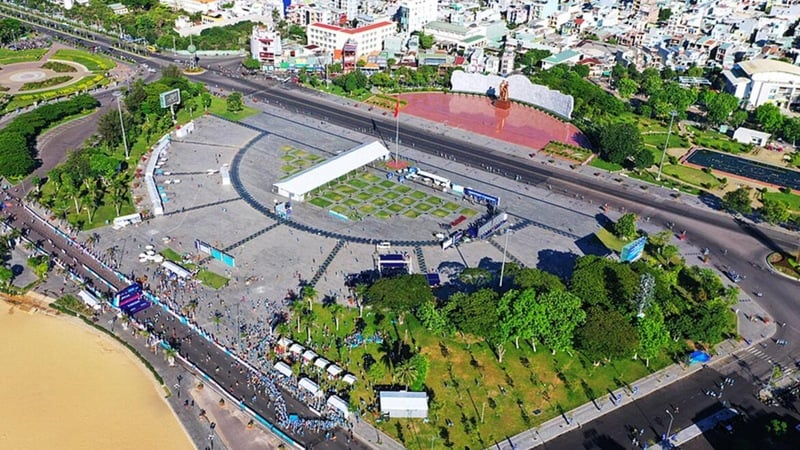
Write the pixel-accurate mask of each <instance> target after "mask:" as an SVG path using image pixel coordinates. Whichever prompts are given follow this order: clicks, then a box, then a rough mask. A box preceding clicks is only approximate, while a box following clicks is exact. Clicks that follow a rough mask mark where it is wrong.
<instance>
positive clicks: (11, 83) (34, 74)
mask: <svg viewBox="0 0 800 450" xmlns="http://www.w3.org/2000/svg"><path fill="white" fill-rule="evenodd" d="M48 61H54V62H58V63H60V64H65V65H69V66H70V67H72V68H73V69H75V70H74V71H72V72H56V71H54V70H51V69H46V68H44V67H43V65H44V64H46V63H47V62H48ZM91 75H93V73H92V72H91V71H90V70H89V69H87V68H86V67H85V66H83V65H82V64H78V63H76V62H72V61H62V60H56V59H51V60H46V58H42V60H40V61H30V62H22V63H16V64H8V65H5V66H3V70H0V86H4V87H5V88H7V90H6V91H5V93H6V94H9V95H16V94H33V93H37V92H42V91H48V90H52V89H58V88H63V87H66V86H69V85H71V84H73V83H75V82H77V81H79V80H81V79H83V78H84V77H87V76H91ZM61 77H69V80H67V81H64V82H61V83H56V84H53V85H47V86H43V87H41V88H35V89H27V88H26V85H28V84H29V83H46V82H47V80H52V79H56V78H61Z"/></svg>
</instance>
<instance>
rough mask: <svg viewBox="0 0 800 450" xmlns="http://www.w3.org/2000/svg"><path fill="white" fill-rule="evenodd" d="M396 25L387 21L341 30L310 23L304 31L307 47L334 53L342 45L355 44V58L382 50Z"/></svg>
mask: <svg viewBox="0 0 800 450" xmlns="http://www.w3.org/2000/svg"><path fill="white" fill-rule="evenodd" d="M396 30H397V25H396V24H395V23H394V22H390V21H388V20H385V21H382V22H376V23H373V24H370V25H367V26H363V27H358V28H342V27H338V26H336V25H329V24H327V23H312V24H310V25H308V28H307V29H306V35H307V36H308V45H316V46H317V47H321V48H323V49H325V50H327V51H328V52H330V53H334V52H335V51H337V50H342V49H343V48H344V44H345V43H347V42H351V43H353V44H355V48H356V55H355V56H356V58H357V59H358V58H361V57H362V56H366V55H369V54H370V53H372V52H379V51H381V50H383V41H384V39H386V38H388V37H389V36H394V34H395V33H396Z"/></svg>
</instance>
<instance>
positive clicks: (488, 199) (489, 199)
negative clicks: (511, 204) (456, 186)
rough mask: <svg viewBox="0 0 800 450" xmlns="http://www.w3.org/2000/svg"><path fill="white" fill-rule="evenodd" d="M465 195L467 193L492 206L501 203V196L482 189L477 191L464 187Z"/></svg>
mask: <svg viewBox="0 0 800 450" xmlns="http://www.w3.org/2000/svg"><path fill="white" fill-rule="evenodd" d="M464 195H466V196H467V197H471V198H472V199H474V200H476V201H478V202H482V203H486V204H488V205H492V206H498V205H500V198H498V197H495V196H493V195H489V194H486V193H484V192H481V191H477V190H475V189H472V188H464Z"/></svg>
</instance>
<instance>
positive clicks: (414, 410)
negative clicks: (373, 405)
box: [380, 391, 428, 419]
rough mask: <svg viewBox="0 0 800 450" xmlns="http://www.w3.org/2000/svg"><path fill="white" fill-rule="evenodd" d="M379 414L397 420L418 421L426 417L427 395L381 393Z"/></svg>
mask: <svg viewBox="0 0 800 450" xmlns="http://www.w3.org/2000/svg"><path fill="white" fill-rule="evenodd" d="M380 401H381V414H389V417H392V418H397V419H414V418H417V419H420V418H425V417H428V394H427V393H426V392H408V391H399V392H395V391H381V392H380Z"/></svg>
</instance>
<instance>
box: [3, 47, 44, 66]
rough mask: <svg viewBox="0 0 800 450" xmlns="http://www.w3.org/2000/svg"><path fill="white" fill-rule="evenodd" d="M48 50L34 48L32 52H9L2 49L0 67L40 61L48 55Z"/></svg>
mask: <svg viewBox="0 0 800 450" xmlns="http://www.w3.org/2000/svg"><path fill="white" fill-rule="evenodd" d="M47 50H48V49H46V48H33V49H30V50H9V49H6V48H0V65H6V64H16V63H21V62H28V61H38V60H40V59H42V56H44V54H45V53H47Z"/></svg>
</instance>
